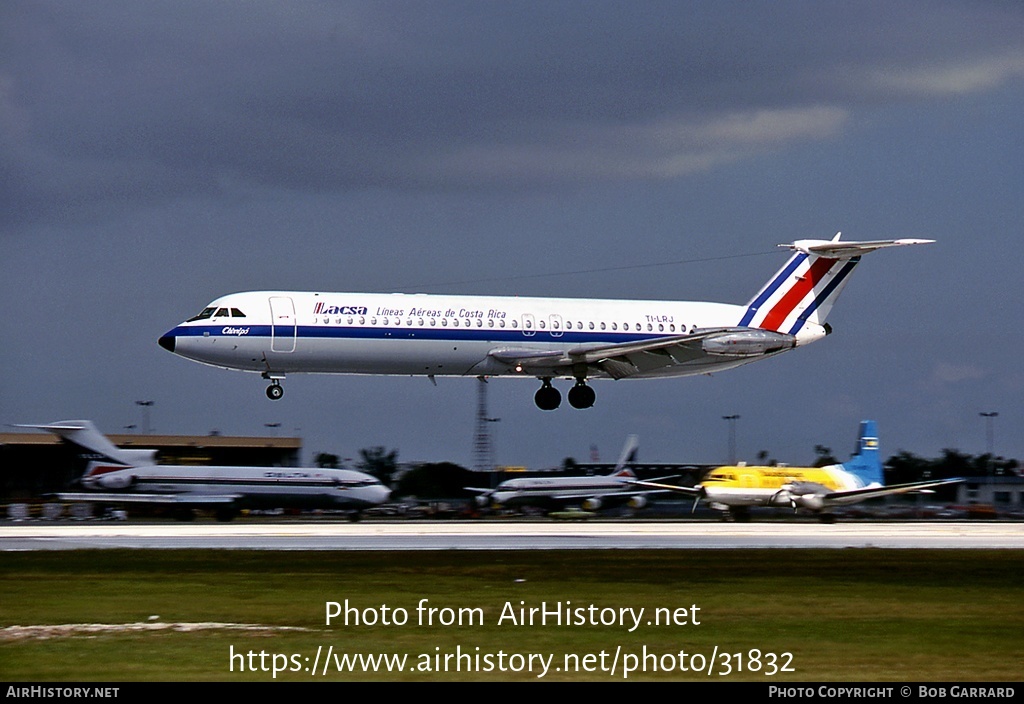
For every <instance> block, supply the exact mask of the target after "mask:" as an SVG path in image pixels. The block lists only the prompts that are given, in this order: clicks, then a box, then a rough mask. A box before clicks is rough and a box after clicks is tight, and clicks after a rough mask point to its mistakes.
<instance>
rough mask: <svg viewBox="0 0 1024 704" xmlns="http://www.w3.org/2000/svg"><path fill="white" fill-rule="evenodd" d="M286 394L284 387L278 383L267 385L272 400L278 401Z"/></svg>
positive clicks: (268, 396)
mask: <svg viewBox="0 0 1024 704" xmlns="http://www.w3.org/2000/svg"><path fill="white" fill-rule="evenodd" d="M282 396H284V387H283V386H281V385H280V384H278V383H276V382H275V383H273V384H271V385H270V386H268V387H267V398H269V399H270V400H271V401H276V400H278V399H279V398H281V397H282Z"/></svg>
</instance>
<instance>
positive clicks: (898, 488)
mask: <svg viewBox="0 0 1024 704" xmlns="http://www.w3.org/2000/svg"><path fill="white" fill-rule="evenodd" d="M963 481H965V480H964V479H959V478H957V479H940V480H938V481H934V482H911V483H909V484H892V485H890V486H869V487H865V488H863V489H848V490H846V491H833V492H831V493H829V494H824V495H823V496H822V497H821V498H822V500H823V501H824V502H825V505H826V506H842V505H845V504H853V503H857V502H858V501H864V500H866V499H874V498H877V497H879V496H889V495H890V494H907V493H910V492H914V491H928V490H929V489H932V488H933V487H937V486H947V485H949V484H959V483H961V482H963Z"/></svg>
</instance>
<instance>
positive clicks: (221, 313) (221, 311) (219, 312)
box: [215, 308, 230, 318]
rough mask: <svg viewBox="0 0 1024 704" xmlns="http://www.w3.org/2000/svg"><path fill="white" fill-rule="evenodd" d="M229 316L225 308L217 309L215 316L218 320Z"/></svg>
mask: <svg viewBox="0 0 1024 704" xmlns="http://www.w3.org/2000/svg"><path fill="white" fill-rule="evenodd" d="M229 315H230V314H229V313H228V309H227V308H218V309H217V312H216V313H215V316H216V317H218V318H227V317H228V316H229Z"/></svg>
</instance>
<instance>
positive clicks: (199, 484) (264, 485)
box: [16, 420, 391, 521]
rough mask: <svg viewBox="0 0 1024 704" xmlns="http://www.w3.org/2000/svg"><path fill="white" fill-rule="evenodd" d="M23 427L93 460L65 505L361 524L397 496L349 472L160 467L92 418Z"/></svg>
mask: <svg viewBox="0 0 1024 704" xmlns="http://www.w3.org/2000/svg"><path fill="white" fill-rule="evenodd" d="M16 427H20V428H38V429H40V430H47V431H49V432H51V433H54V434H55V435H59V436H60V437H61V438H63V439H64V440H65V441H66V442H68V443H70V444H72V445H75V446H76V447H78V448H79V449H80V450H81V451H82V456H83V457H84V458H86V459H87V460H89V462H88V465H87V467H86V470H85V473H84V474H83V475H82V476H81V477H80V478H79V479H78V480H77V481H78V483H79V484H80V485H81V487H82V488H83V489H84V491H81V492H64V493H60V494H57V498H59V499H60V500H62V501H81V502H88V503H107V504H121V503H146V504H166V505H170V506H176V507H179V508H181V509H182V510H183V511H186V512H188V513H187V514H185V515H191V509H193V508H198V507H211V508H214V509H215V510H216V515H217V520H221V521H229V520H231V519H232V518H233V517H234V516H235V514H236V513H237V512H238V510H239V509H242V508H334V509H343V510H346V509H347V510H351V511H352V513H351V517H352V518H353V519H356V518H358V517H359V511H361V510H362V509H365V508H368V507H370V506H376V505H378V504H382V503H384V502H385V501H387V500H388V498H389V497H390V495H391V491H390V490H389V489H388V488H387V487H385V486H384V485H383V484H381V483H380V482H379V481H378V480H377V479H376V478H374V477H372V476H370V475H369V474H364V473H363V472H356V471H353V470H349V469H321V468H300V467H235V466H226V467H209V466H191V465H161V464H157V463H156V450H136V449H122V448H119V447H117V446H116V445H114V443H112V442H111V441H110V440H109V439H108V438H106V437H105V436H104V435H102V434H101V433H100V432H99V431H98V430H97V429H96V427H95V426H94V425H93V424H92V422H91V421H87V420H68V421H61V422H59V423H50V424H49V425H19V426H16Z"/></svg>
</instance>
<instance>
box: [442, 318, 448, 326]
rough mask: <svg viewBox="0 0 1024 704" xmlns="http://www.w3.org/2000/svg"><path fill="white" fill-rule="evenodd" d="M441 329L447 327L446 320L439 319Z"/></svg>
mask: <svg viewBox="0 0 1024 704" xmlns="http://www.w3.org/2000/svg"><path fill="white" fill-rule="evenodd" d="M441 327H444V328H446V327H448V318H441Z"/></svg>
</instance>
